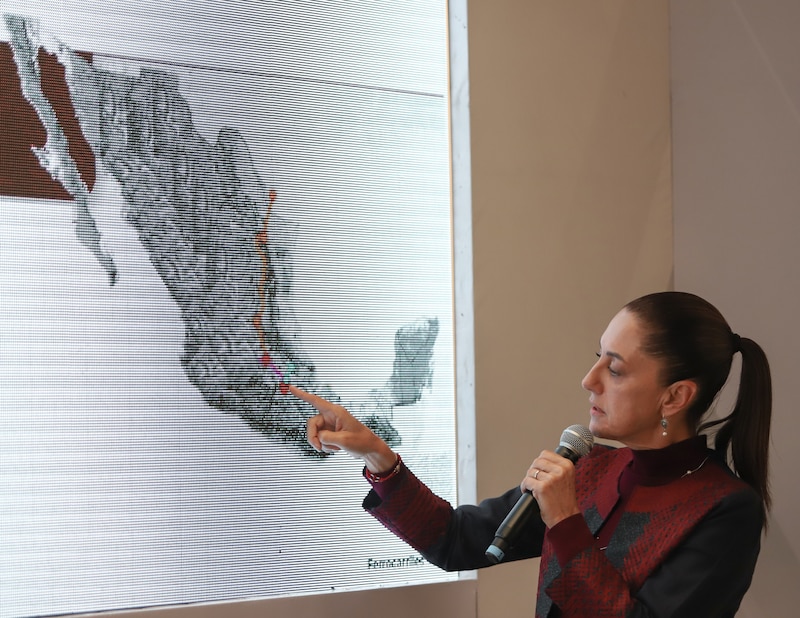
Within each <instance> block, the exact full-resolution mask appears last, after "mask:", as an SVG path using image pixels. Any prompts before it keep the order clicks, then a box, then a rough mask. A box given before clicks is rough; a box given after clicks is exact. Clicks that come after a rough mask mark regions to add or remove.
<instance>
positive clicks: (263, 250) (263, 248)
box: [253, 189, 291, 395]
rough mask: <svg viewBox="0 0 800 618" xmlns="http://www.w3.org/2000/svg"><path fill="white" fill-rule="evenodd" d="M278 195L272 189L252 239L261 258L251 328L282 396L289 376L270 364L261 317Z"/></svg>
mask: <svg viewBox="0 0 800 618" xmlns="http://www.w3.org/2000/svg"><path fill="white" fill-rule="evenodd" d="M277 196H278V194H277V193H276V192H275V190H274V189H271V190H270V192H269V205H268V206H267V214H266V215H265V216H264V226H263V227H262V228H261V230H259V232H258V233H257V234H256V236H255V238H254V243H255V246H256V251H257V252H258V255H259V257H260V258H261V277H260V278H259V280H258V312H257V313H256V314H255V315H254V316H253V326H254V327H255V329H256V332H257V333H258V341H259V343H260V344H261V351H262V356H261V364H262V365H263V366H264V367H267V368H268V369H270V370H271V371H272V372H273V373H274V374H275V376H276V377H277V378H278V383H279V385H280V389H281V393H283V394H284V395H285V394H286V393H288V392H289V384H288V381H289V376H284V374H283V372H282V371H281V370H280V369H279V368H278V367H277V365H275V363H273V362H272V358H271V356H270V353H269V346H268V345H267V337H266V334H265V333H264V325H263V316H264V312H265V311H266V310H267V283H268V282H269V255H268V253H267V242H268V241H269V218H270V215H271V214H272V206H273V204H274V203H275V199H276V198H277ZM290 374H291V372H290Z"/></svg>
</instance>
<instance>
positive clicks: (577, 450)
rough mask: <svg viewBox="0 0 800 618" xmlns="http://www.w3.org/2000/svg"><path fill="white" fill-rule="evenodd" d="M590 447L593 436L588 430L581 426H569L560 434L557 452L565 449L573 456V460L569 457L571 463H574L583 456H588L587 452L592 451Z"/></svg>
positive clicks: (592, 442)
mask: <svg viewBox="0 0 800 618" xmlns="http://www.w3.org/2000/svg"><path fill="white" fill-rule="evenodd" d="M592 446H594V436H593V435H592V432H591V431H589V428H588V427H584V426H583V425H570V426H569V427H567V428H566V429H565V430H564V432H563V433H562V434H561V442H559V443H558V448H559V450H562V449H566V450H568V451H570V452H571V453H573V454H574V458H573V457H569V459H571V460H572V463H575V462H576V461H578V459H580V458H581V457H583V456H584V455H588V454H589V451H591V450H592Z"/></svg>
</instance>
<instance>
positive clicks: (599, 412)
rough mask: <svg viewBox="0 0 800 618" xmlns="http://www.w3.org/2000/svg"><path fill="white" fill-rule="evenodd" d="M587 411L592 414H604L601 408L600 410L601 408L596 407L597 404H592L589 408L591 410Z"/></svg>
mask: <svg viewBox="0 0 800 618" xmlns="http://www.w3.org/2000/svg"><path fill="white" fill-rule="evenodd" d="M589 413H590V414H591V415H592V416H600V415H601V414H605V412H603V410H602V409H600V408H598V407H597V406H595V405H593V406H592V409H591V410H589Z"/></svg>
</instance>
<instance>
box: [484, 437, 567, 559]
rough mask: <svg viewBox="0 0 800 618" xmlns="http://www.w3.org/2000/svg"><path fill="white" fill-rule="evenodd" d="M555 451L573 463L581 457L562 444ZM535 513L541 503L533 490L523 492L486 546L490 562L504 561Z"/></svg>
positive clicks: (537, 511)
mask: <svg viewBox="0 0 800 618" xmlns="http://www.w3.org/2000/svg"><path fill="white" fill-rule="evenodd" d="M555 452H556V454H558V455H561V456H562V457H564V458H566V459H569V460H570V461H571V462H572V463H575V462H576V461H578V459H580V454H579V453H576V452H575V451H573V450H572V449H570V448H567V447H566V446H563V445H562V444H559V445H558V446H557V447H556V450H555ZM534 513H537V514H538V513H539V504H538V503H537V502H536V499H535V498H534V497H533V495H532V494H531V492H529V491H526V492H525V493H523V494H522V497H520V499H519V500H517V503H516V504H515V505H514V508H513V509H511V511H510V512H509V514H508V515H506V518H505V519H504V520H503V523H502V524H500V527H499V528H498V529H497V532H495V533H494V541H492V544H491V545H489V547H487V548H486V553H485V555H486V558H488V560H489V562H491V563H492V564H497V563H498V562H502V560H503V558H505V556H506V552H507V551H508V550H509V549H510V548H511V543H512V541H513V540H514V537H515V536H516V534H517V533H518V532H519V531H520V530H521V529H522V527H523V526H524V525H525V524H526V523H527V521H528V520H529V519H530V517H531V515H533V514H534Z"/></svg>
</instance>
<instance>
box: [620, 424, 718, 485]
mask: <svg viewBox="0 0 800 618" xmlns="http://www.w3.org/2000/svg"><path fill="white" fill-rule="evenodd" d="M632 453H633V460H632V461H631V463H630V465H629V466H628V467H627V468H625V471H624V472H623V473H622V477H621V478H620V490H621V492H622V493H626V492H625V489H626V488H627V489H630V488H632V487H633V486H636V485H645V486H650V487H653V486H658V485H665V484H667V483H669V482H671V481H674V480H676V479H679V478H681V477H682V476H685V475H686V473H687V472H694V471H695V470H696V469H698V468H699V467H701V466H703V465H705V463H706V461H707V459H708V457H709V455H710V454H711V453H710V451H709V450H708V449H707V448H706V437H705V436H695V437H693V438H689V439H687V440H683V441H681V442H676V443H675V444H670V445H669V446H666V447H664V448H659V449H648V450H633V451H632Z"/></svg>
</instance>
